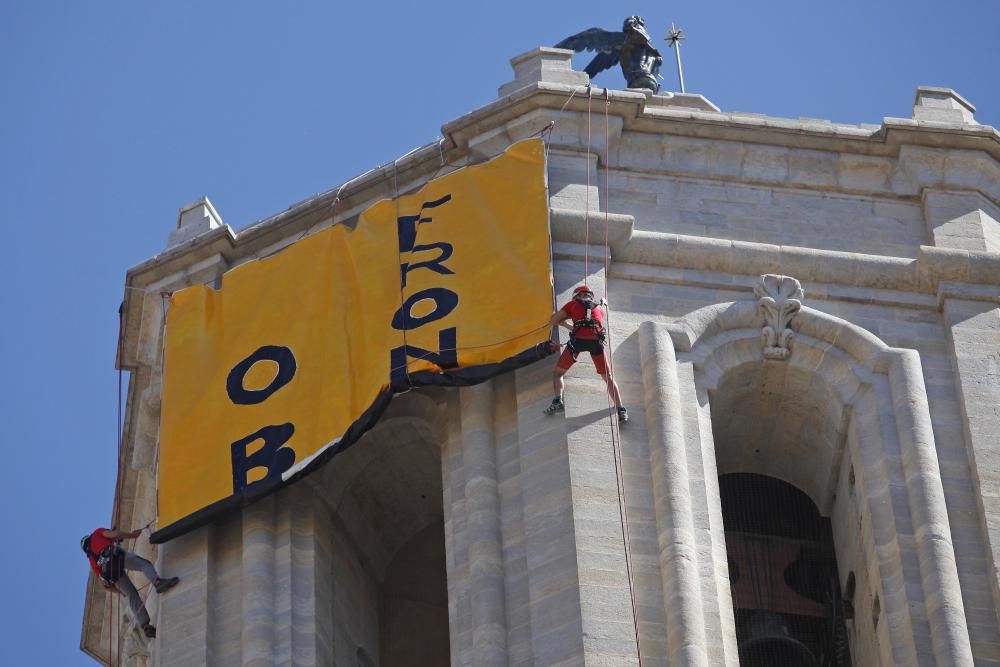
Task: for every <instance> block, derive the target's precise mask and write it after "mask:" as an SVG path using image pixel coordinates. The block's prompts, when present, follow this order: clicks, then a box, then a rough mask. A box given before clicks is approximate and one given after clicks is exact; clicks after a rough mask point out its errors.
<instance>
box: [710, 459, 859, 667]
mask: <svg viewBox="0 0 1000 667" xmlns="http://www.w3.org/2000/svg"><path fill="white" fill-rule="evenodd" d="M719 490H720V493H721V497H722V517H723V523H724V525H725V531H726V549H727V552H728V557H729V577H730V585H731V588H732V596H733V610H734V613H735V619H736V636H737V642H738V645H739V653H740V664H741V665H742V666H743V667H849V665H850V654H849V651H848V647H847V630H846V627H845V625H844V613H843V603H842V596H841V593H840V585H839V579H838V575H837V561H836V558H835V556H834V548H833V537H832V533H831V529H830V520H829V519H827V518H825V517H823V516H821V515H820V513H819V510H818V509H817V508H816V506H815V504H813V502H812V500H810V498H809V496H807V495H806V494H805V493H803V492H802V491H800V490H798V489H797V488H795V487H794V486H792V485H791V484H788V483H786V482H783V481H781V480H779V479H776V478H773V477H768V476H765V475H758V474H751V473H731V474H726V475H722V476H721V477H720V478H719Z"/></svg>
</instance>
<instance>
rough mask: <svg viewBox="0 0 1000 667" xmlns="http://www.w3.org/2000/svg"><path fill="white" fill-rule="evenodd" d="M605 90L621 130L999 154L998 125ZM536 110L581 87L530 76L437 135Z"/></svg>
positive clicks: (554, 108) (859, 148)
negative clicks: (691, 103)
mask: <svg viewBox="0 0 1000 667" xmlns="http://www.w3.org/2000/svg"><path fill="white" fill-rule="evenodd" d="M608 95H609V99H610V103H611V106H610V109H609V112H610V114H611V115H614V116H617V117H619V118H622V119H623V120H624V129H625V130H626V131H634V132H651V133H656V134H670V135H676V136H689V137H697V138H702V139H714V140H722V141H740V142H746V143H757V144H766V145H772V146H787V147H789V148H808V149H813V150H827V151H836V152H850V153H860V154H866V155H883V156H892V155H897V154H898V152H899V147H900V146H902V145H905V144H912V145H918V146H928V147H935V148H950V149H962V150H981V151H984V152H986V153H988V154H989V155H991V156H992V157H993V158H994V159H996V160H998V161H1000V132H998V131H997V130H996V129H995V128H993V127H990V126H988V125H963V124H958V123H944V122H936V121H924V120H912V119H908V118H885V119H883V122H882V124H881V125H880V126H875V125H847V124H837V123H831V122H827V121H821V120H811V119H799V120H794V119H788V118H773V117H768V116H763V115H758V114H749V113H726V112H714V111H705V110H700V109H687V108H679V107H669V106H662V105H660V104H657V103H656V102H655V101H651V99H650V98H648V97H647V96H646V95H644V94H643V93H639V92H633V91H630V90H609V91H608ZM594 97H595V98H596V99H599V100H600V101H603V99H604V90H603V89H595V92H594ZM653 99H654V100H655V98H653ZM536 110H547V111H550V112H551V113H550V114H549V117H548V118H543V117H542V116H539V117H538V118H537V123H536V124H537V125H538V127H536V128H534V129H533V130H532V131H538V130H541V129H542V128H543V127H545V125H546V124H547V122H549V121H551V120H555V121H556V122H557V123H558V118H559V116H560V115H561V114H563V113H565V112H566V111H572V112H578V113H586V112H587V87H586V86H573V85H568V84H562V83H551V82H546V81H539V82H535V83H532V84H529V85H526V86H524V87H523V88H520V89H518V90H516V91H515V92H513V93H511V94H510V95H507V96H505V97H502V98H500V99H497V100H494V101H493V102H490V103H489V104H486V105H484V106H482V107H480V108H478V109H476V110H474V111H471V112H469V113H467V114H465V115H463V116H460V117H459V118H456V119H455V120H453V121H451V122H449V123H445V124H444V125H443V126H442V128H441V130H442V135H443V136H446V137H448V138H449V139H450V140H451V142H452V144H453V145H455V146H457V147H460V148H467V147H468V144H469V141H470V140H471V139H473V138H475V137H477V136H480V135H482V134H484V133H486V132H488V131H490V130H492V129H495V128H498V127H501V126H502V125H503V124H505V123H507V122H509V121H510V120H512V119H514V118H518V117H521V116H523V115H525V114H527V113H529V112H532V111H536Z"/></svg>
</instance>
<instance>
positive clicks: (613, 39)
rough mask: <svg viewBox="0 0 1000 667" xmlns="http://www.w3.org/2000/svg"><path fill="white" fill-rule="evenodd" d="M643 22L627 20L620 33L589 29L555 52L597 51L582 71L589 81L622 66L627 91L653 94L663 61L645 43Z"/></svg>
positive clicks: (657, 87)
mask: <svg viewBox="0 0 1000 667" xmlns="http://www.w3.org/2000/svg"><path fill="white" fill-rule="evenodd" d="M645 26H646V22H645V21H643V20H642V17H641V16H630V17H628V18H627V19H625V23H624V25H622V32H610V31H608V30H601V29H600V28H591V29H590V30H584V31H583V32H580V33H577V34H575V35H573V36H572V37H567V38H566V39H564V40H563V41H561V42H559V43H558V44H556V48H557V49H572V50H574V51H576V52H577V53H579V52H580V51H597V55H596V56H594V59H593V60H591V61H590V64H589V65H587V67H586V68H584V70H583V71H585V72H586V73H587V74H588V75H589V76H590V78H591V79H593V78H594V77H595V76H597V74H599V73H600V72H603V71H604V70H606V69H608V68H609V67H614V66H615V63H620V64H621V66H622V74H624V75H625V81H627V82H628V87H629V88H646V89H648V90H651V91H653V93H657V92H659V90H660V83H659V82H658V81H657V80H656V78H657V75H658V74H659V73H660V65H662V64H663V58H662V57H661V56H660V52H659V51H657V50H656V49H655V48H654V47H653V45H652V43H651V42H650V41H649V33H647V32H646V27H645Z"/></svg>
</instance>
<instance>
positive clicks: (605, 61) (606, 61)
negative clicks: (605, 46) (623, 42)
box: [583, 49, 621, 79]
mask: <svg viewBox="0 0 1000 667" xmlns="http://www.w3.org/2000/svg"><path fill="white" fill-rule="evenodd" d="M620 53H621V51H619V50H618V49H615V50H614V51H612V52H611V53H605V52H603V51H601V52H600V53H598V54H597V55H596V56H594V59H593V60H591V61H590V64H589V65H587V66H586V67H584V68H583V71H584V72H586V73H587V76H589V77H590V78H591V79H593V78H594V77H595V76H597V75H598V74H600V73H601V72H603V71H604V70H606V69H608V68H609V67H614V66H615V65H617V64H618V56H619V54H620Z"/></svg>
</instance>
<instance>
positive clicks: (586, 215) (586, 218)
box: [583, 84, 600, 285]
mask: <svg viewBox="0 0 1000 667" xmlns="http://www.w3.org/2000/svg"><path fill="white" fill-rule="evenodd" d="M593 99H594V94H593V88H591V87H590V84H587V155H586V160H587V163H586V170H587V194H586V205H585V206H584V207H583V284H584V285H586V284H587V279H588V278H589V277H590V151H591V148H590V143H591V140H590V116H591V113H590V108H591V102H592V101H593ZM598 203H600V200H598Z"/></svg>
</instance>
